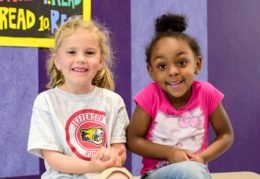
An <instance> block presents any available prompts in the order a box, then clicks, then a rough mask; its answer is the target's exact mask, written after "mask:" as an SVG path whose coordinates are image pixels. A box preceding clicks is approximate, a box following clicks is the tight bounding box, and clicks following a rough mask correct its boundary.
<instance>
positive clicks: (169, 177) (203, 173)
mask: <svg viewBox="0 0 260 179" xmlns="http://www.w3.org/2000/svg"><path fill="white" fill-rule="evenodd" d="M142 179H211V176H210V174H209V172H208V167H207V166H206V165H204V164H202V163H198V162H194V161H183V162H178V163H174V164H170V165H167V166H165V167H162V168H159V169H155V170H150V171H148V172H147V173H145V174H144V175H143V176H142Z"/></svg>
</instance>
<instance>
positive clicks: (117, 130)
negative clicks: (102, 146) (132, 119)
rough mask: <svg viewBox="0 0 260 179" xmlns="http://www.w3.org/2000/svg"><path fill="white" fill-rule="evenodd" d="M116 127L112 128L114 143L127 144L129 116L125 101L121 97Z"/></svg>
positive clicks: (112, 141) (112, 140)
mask: <svg viewBox="0 0 260 179" xmlns="http://www.w3.org/2000/svg"><path fill="white" fill-rule="evenodd" d="M115 116H116V119H114V120H115V123H114V126H113V128H112V130H113V131H112V139H111V144H112V143H126V128H127V126H128V123H129V118H128V114H127V111H126V106H125V103H124V101H123V99H122V98H121V97H120V101H119V106H118V110H117V114H116V115H115Z"/></svg>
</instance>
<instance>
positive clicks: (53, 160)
mask: <svg viewBox="0 0 260 179" xmlns="http://www.w3.org/2000/svg"><path fill="white" fill-rule="evenodd" d="M103 152H105V149H103V150H102V149H101V150H99V151H97V152H96V154H95V155H94V156H93V157H92V158H91V160H90V161H87V160H82V159H79V158H74V157H71V156H67V155H64V154H62V153H60V152H57V151H53V150H42V153H43V156H44V159H45V160H46V161H47V163H48V164H49V166H50V167H51V168H52V169H53V170H55V171H59V172H63V173H73V174H84V173H94V172H101V171H103V170H105V169H107V168H109V167H112V166H114V165H116V154H115V153H113V152H111V155H110V158H108V159H106V160H102V158H101V156H103Z"/></svg>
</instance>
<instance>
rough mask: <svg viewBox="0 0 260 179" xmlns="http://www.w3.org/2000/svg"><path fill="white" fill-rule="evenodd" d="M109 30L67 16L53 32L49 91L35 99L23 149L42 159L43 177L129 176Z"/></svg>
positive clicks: (122, 109) (124, 120) (123, 113)
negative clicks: (126, 167)
mask: <svg viewBox="0 0 260 179" xmlns="http://www.w3.org/2000/svg"><path fill="white" fill-rule="evenodd" d="M111 56H112V55H111V49H110V44H109V33H108V31H107V30H106V28H105V27H103V26H101V25H100V24H98V23H97V22H95V21H91V22H90V21H85V20H82V19H79V18H72V19H71V20H68V21H67V22H65V23H64V24H63V25H61V26H60V28H59V29H58V30H57V32H56V34H55V46H54V48H53V49H52V55H51V58H50V59H49V67H48V71H49V75H50V82H49V84H48V85H49V87H50V89H48V90H46V91H44V92H42V93H40V94H39V95H38V96H37V98H36V99H35V102H34V105H33V110H32V117H31V127H30V133H29V141H28V151H29V152H31V153H32V154H34V155H36V156H39V157H41V158H43V159H44V161H45V166H46V172H44V173H43V175H42V178H52V179H53V178H88V179H92V178H109V179H110V178H122V179H123V178H131V174H130V173H129V172H128V171H127V170H126V169H125V168H122V166H123V164H124V162H125V160H126V148H125V142H126V136H125V129H126V127H127V125H128V115H127V112H126V108H125V104H124V102H123V100H122V98H121V97H120V96H119V95H118V94H116V93H115V92H113V90H114V82H113V78H112V73H111V71H110V70H109V67H111V62H112V58H111Z"/></svg>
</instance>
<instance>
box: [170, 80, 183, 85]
mask: <svg viewBox="0 0 260 179" xmlns="http://www.w3.org/2000/svg"><path fill="white" fill-rule="evenodd" d="M181 82H182V81H177V82H172V83H169V84H170V85H175V84H178V83H181Z"/></svg>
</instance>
